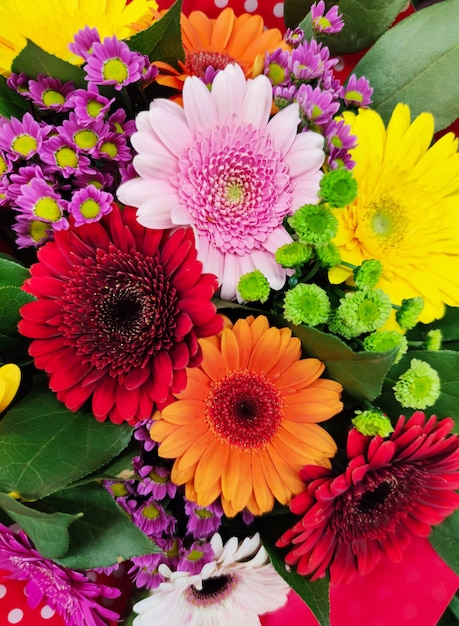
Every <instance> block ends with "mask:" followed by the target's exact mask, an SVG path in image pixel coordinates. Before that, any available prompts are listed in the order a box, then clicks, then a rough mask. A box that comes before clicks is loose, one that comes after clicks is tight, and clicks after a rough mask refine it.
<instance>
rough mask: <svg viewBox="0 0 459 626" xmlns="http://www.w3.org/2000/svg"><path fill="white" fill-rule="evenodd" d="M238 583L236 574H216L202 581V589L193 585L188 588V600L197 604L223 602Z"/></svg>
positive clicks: (206, 604)
mask: <svg viewBox="0 0 459 626" xmlns="http://www.w3.org/2000/svg"><path fill="white" fill-rule="evenodd" d="M236 585H237V579H236V578H235V577H234V576H229V575H225V576H214V577H212V578H206V579H205V580H203V581H202V589H196V587H194V586H191V587H188V589H187V590H186V597H187V599H188V602H190V603H191V604H194V605H195V606H202V605H205V606H208V605H211V604H218V603H219V602H222V600H224V599H225V598H226V597H227V596H229V595H230V593H231V592H232V591H233V589H234V588H235V586H236Z"/></svg>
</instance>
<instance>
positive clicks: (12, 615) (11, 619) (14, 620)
mask: <svg viewBox="0 0 459 626" xmlns="http://www.w3.org/2000/svg"><path fill="white" fill-rule="evenodd" d="M23 617H24V611H22V610H21V609H13V610H12V611H10V612H9V613H8V624H19V622H20V621H22V618H23Z"/></svg>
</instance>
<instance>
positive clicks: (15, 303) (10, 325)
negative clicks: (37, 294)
mask: <svg viewBox="0 0 459 626" xmlns="http://www.w3.org/2000/svg"><path fill="white" fill-rule="evenodd" d="M32 300H35V298H34V297H33V296H31V295H30V294H28V293H26V292H25V291H22V289H20V288H19V287H14V286H12V287H0V332H1V333H2V334H4V335H8V336H9V337H17V335H18V330H17V325H18V322H19V320H20V315H19V309H20V308H21V306H22V305H23V304H26V303H27V302H32Z"/></svg>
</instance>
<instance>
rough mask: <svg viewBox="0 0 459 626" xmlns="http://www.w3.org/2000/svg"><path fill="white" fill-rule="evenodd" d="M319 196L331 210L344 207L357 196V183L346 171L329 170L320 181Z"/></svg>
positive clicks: (349, 172)
mask: <svg viewBox="0 0 459 626" xmlns="http://www.w3.org/2000/svg"><path fill="white" fill-rule="evenodd" d="M319 195H320V197H321V198H322V200H324V201H325V202H327V203H328V204H329V206H330V207H332V208H335V209H338V208H341V207H345V206H346V205H347V204H350V203H351V202H353V201H354V200H355V198H356V196H357V181H356V180H355V178H354V176H353V175H352V172H351V171H350V170H348V169H345V168H338V169H336V170H329V171H328V172H327V173H326V174H324V176H322V178H321V180H320V191H319Z"/></svg>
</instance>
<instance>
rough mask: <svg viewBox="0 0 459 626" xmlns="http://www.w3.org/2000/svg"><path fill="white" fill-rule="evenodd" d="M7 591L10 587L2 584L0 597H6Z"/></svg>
mask: <svg viewBox="0 0 459 626" xmlns="http://www.w3.org/2000/svg"><path fill="white" fill-rule="evenodd" d="M7 591H8V589H7V588H6V587H5V585H0V598H4V597H5V596H6V592H7Z"/></svg>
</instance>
